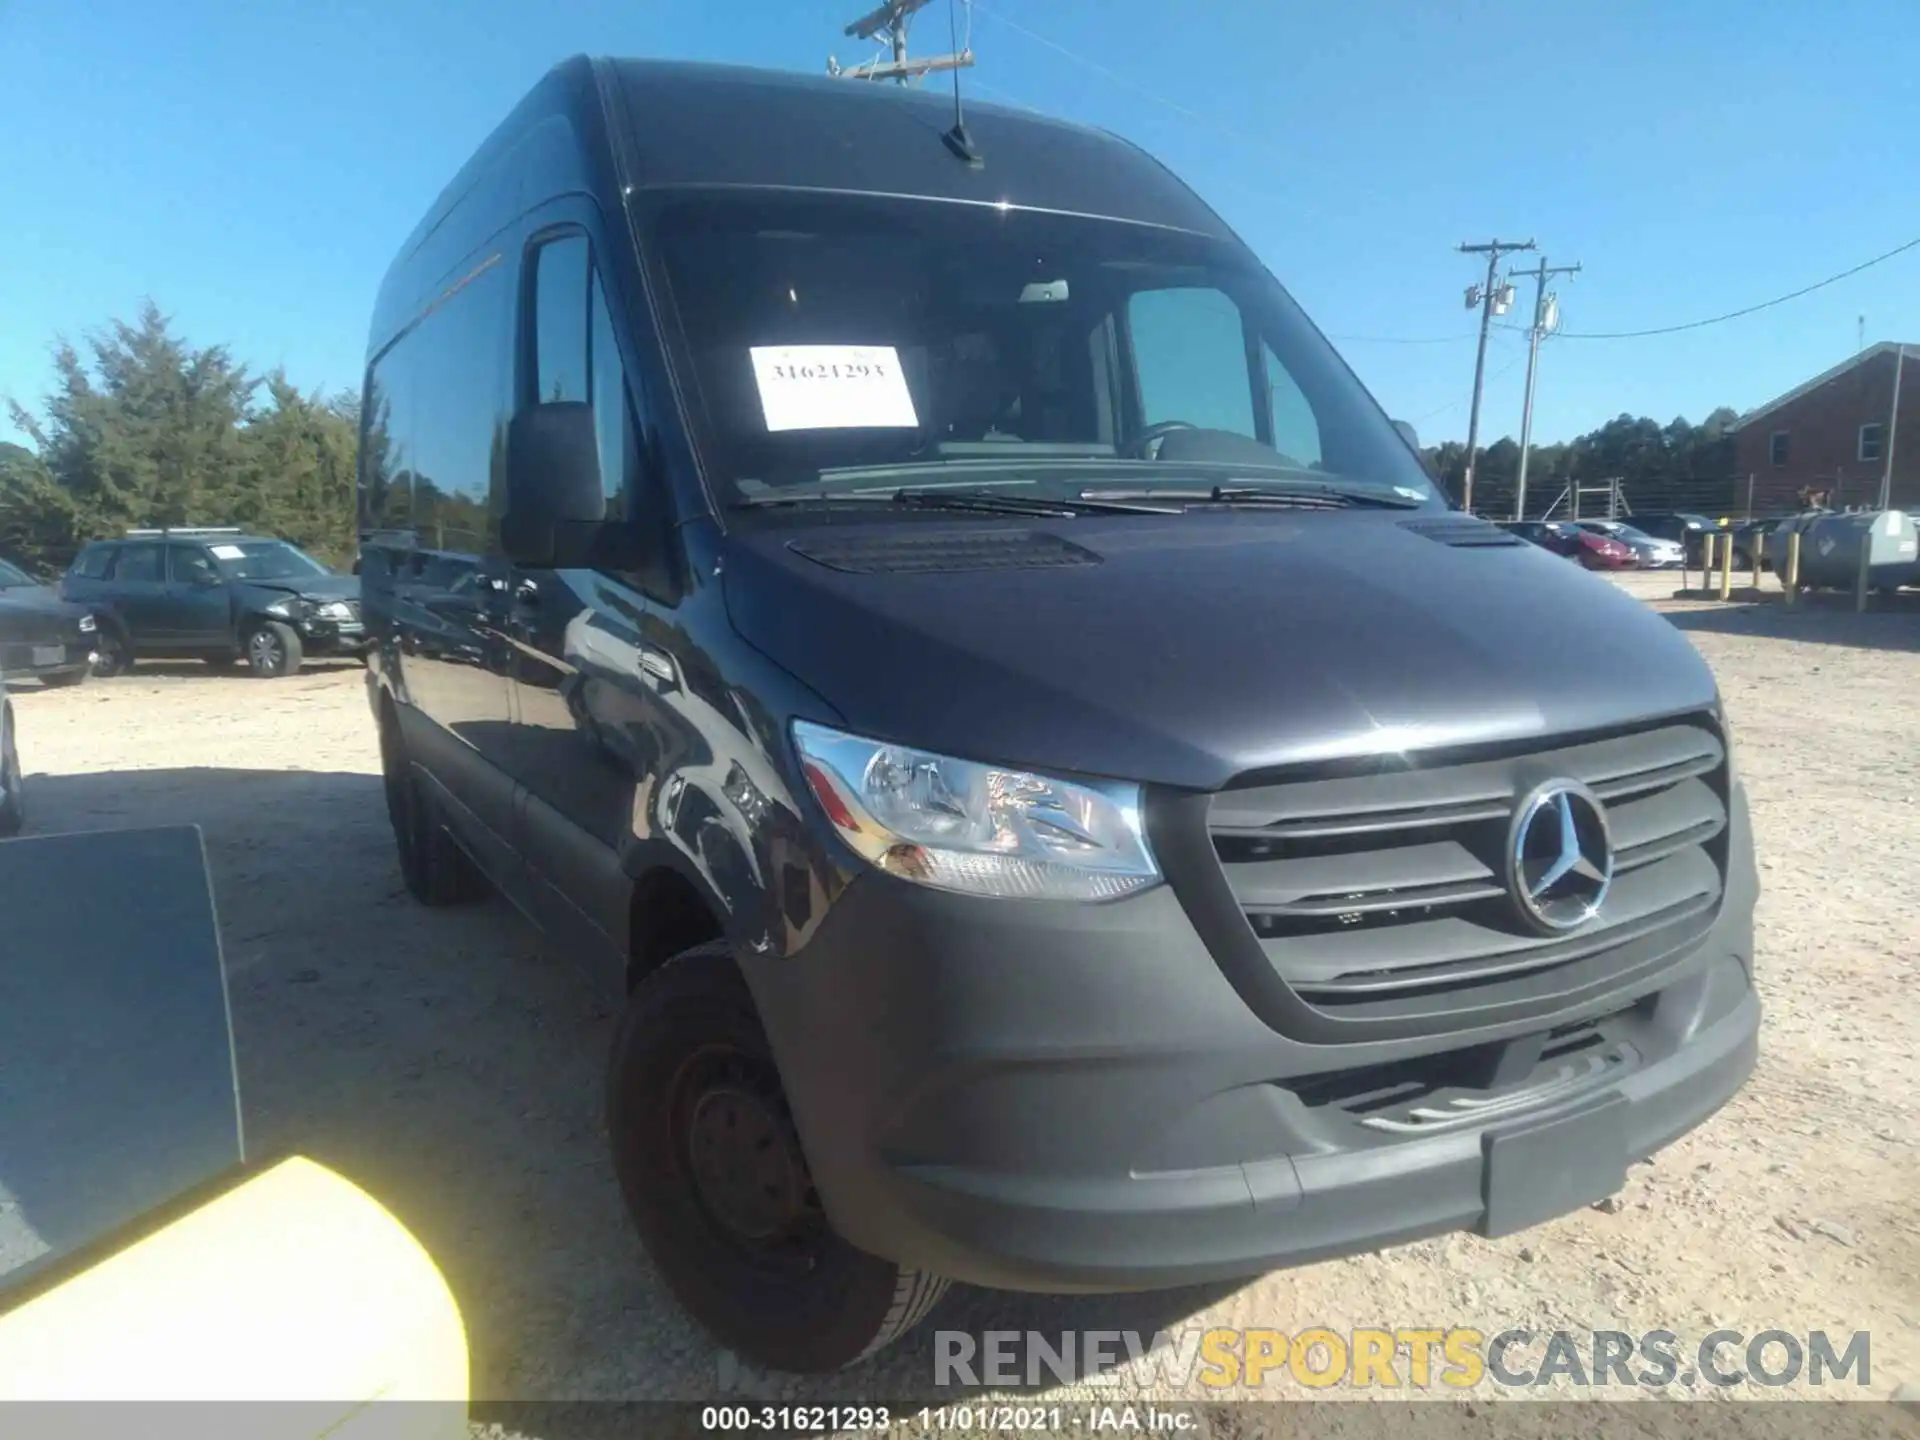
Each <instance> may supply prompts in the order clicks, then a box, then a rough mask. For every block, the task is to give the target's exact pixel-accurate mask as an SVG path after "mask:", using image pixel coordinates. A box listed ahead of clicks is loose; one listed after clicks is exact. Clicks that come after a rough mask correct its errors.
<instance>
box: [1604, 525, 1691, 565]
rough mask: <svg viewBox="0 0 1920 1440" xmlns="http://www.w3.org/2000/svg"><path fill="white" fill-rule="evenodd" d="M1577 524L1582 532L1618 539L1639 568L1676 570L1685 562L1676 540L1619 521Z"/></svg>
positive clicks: (1684, 552) (1682, 551) (1684, 555)
mask: <svg viewBox="0 0 1920 1440" xmlns="http://www.w3.org/2000/svg"><path fill="white" fill-rule="evenodd" d="M1579 525H1580V528H1581V529H1582V530H1591V531H1592V532H1593V533H1594V534H1596V535H1604V536H1606V537H1607V538H1608V539H1609V540H1618V541H1619V542H1620V543H1621V544H1622V545H1624V546H1626V547H1627V548H1628V549H1629V550H1631V551H1633V558H1634V559H1635V560H1638V561H1639V562H1640V565H1641V567H1642V568H1643V569H1653V570H1666V569H1673V570H1677V569H1679V568H1680V566H1681V565H1683V564H1684V563H1686V558H1687V556H1686V551H1685V550H1683V549H1682V548H1681V546H1680V542H1679V541H1678V540H1663V539H1661V538H1660V537H1658V536H1655V535H1649V534H1647V533H1646V532H1645V531H1644V530H1636V529H1634V528H1633V526H1631V525H1628V524H1626V523H1625V522H1624V521H1620V520H1582V521H1580V522H1579Z"/></svg>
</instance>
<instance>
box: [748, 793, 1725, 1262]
mask: <svg viewBox="0 0 1920 1440" xmlns="http://www.w3.org/2000/svg"><path fill="white" fill-rule="evenodd" d="M1736 811H1737V816H1738V818H1737V821H1736V826H1735V833H1734V835H1733V837H1732V841H1733V847H1734V853H1733V863H1732V864H1731V865H1730V866H1729V873H1728V879H1727V887H1726V891H1725V895H1724V900H1723V904H1722V908H1721V912H1720V916H1719V918H1718V920H1717V921H1716V923H1715V925H1714V927H1713V928H1712V929H1711V930H1710V931H1709V932H1708V934H1707V936H1706V938H1705V939H1704V940H1703V941H1702V942H1701V943H1700V944H1699V945H1698V946H1696V947H1695V948H1694V950H1693V951H1692V952H1690V953H1689V954H1687V955H1686V956H1685V957H1683V958H1681V959H1679V960H1677V961H1676V962H1675V963H1674V964H1673V965H1672V966H1671V967H1670V968H1668V969H1666V970H1665V971H1663V972H1661V973H1659V974H1658V975H1657V976H1655V977H1653V978H1652V979H1650V980H1645V981H1643V982H1641V983H1640V984H1639V985H1637V986H1632V987H1628V988H1625V989H1622V990H1620V991H1616V992H1613V993H1609V994H1607V995H1605V996H1601V997H1598V998H1595V999H1592V1000H1589V1001H1588V1002H1587V1003H1585V1004H1583V1005H1580V1006H1578V1007H1576V1008H1570V1009H1568V1010H1567V1011H1565V1012H1564V1013H1557V1014H1554V1015H1553V1016H1551V1017H1550V1018H1548V1019H1546V1020H1545V1021H1542V1020H1540V1019H1534V1020H1530V1021H1523V1022H1519V1023H1516V1024H1510V1025H1507V1026H1504V1027H1498V1028H1490V1029H1485V1030H1478V1031H1474V1032H1471V1033H1467V1034H1454V1035H1451V1036H1444V1037H1433V1036H1424V1037H1419V1038H1417V1039H1411V1040H1389V1041H1376V1042H1372V1043H1368V1044H1342V1045H1312V1044H1306V1043H1302V1042H1299V1041H1296V1040H1291V1039H1289V1038H1287V1037H1285V1036H1282V1035H1280V1034H1277V1033H1276V1032H1275V1031H1274V1030H1272V1029H1270V1028H1269V1027H1268V1026H1267V1025H1265V1024H1264V1023H1263V1022H1262V1021H1260V1020H1259V1018H1258V1017H1256V1016H1255V1015H1254V1014H1253V1013H1252V1012H1251V1011H1250V1010H1249V1009H1248V1008H1247V1007H1246V1006H1245V1004H1243V1003H1242V1001H1241V1000H1240V998H1239V996H1238V994H1237V992H1236V991H1235V990H1234V989H1233V987H1232V986H1231V985H1230V984H1229V983H1228V982H1227V980H1226V979H1225V978H1224V976H1223V974H1222V972H1221V970H1220V968H1219V966H1218V964H1217V963H1216V962H1215V960H1214V958H1213V956H1212V955H1211V953H1210V952H1209V951H1208V950H1207V949H1206V947H1205V946H1204V945H1203V944H1202V943H1201V941H1200V939H1199V938H1198V936H1197V935H1196V934H1195V932H1194V930H1193V927H1192V925H1191V924H1190V923H1189V921H1188V919H1187V917H1186V914H1185V912H1184V911H1183V910H1182V908H1181V906H1180V904H1179V902H1178V901H1177V899H1176V898H1175V896H1174V894H1173V892H1172V890H1171V888H1170V887H1166V886H1162V887H1160V888H1158V889H1155V890H1153V891H1150V892H1148V893H1146V894H1144V895H1140V896H1137V897H1134V898H1131V899H1128V900H1124V901H1120V902H1117V903H1113V904H1107V905H1095V906H1078V905H1067V904H1052V903H1046V902H1019V903H1015V902H995V901H987V900H976V899H972V898H969V897H963V896H956V895H948V894H942V893H940V892H936V891H931V890H927V889H924V888H921V887H917V886H913V885H910V884H908V883H906V882H904V881H899V880H895V879H892V878H890V877H887V876H884V875H881V874H878V873H871V874H866V875H863V876H862V877H861V878H859V879H858V880H856V881H855V882H854V883H853V884H852V885H851V886H850V887H849V888H848V889H847V890H846V892H845V893H844V894H842V895H841V897H840V898H839V899H838V900H837V901H835V903H834V904H833V906H832V908H831V909H830V910H829V912H828V913H827V915H826V916H825V917H824V918H823V919H822V921H821V922H820V925H819V928H818V930H817V931H816V932H815V933H814V935H813V937H812V938H811V940H810V941H809V942H808V943H807V944H806V946H805V947H804V948H803V949H801V950H799V951H797V952H796V953H795V954H793V955H791V956H788V957H784V958H772V957H751V956H748V957H743V960H742V964H743V968H744V969H745V971H746V974H747V976H748V980H749V983H750V984H751V985H752V987H753V989H754V992H755V995H756V998H757V1000H758V1002H759V1007H760V1011H761V1014H762V1017H763V1019H764V1021H765V1023H766V1026H767V1030H768V1034H769V1037H770V1039H771V1040H772V1042H773V1045H774V1049H775V1054H776V1056H777V1058H778V1060H779V1062H780V1067H781V1071H782V1074H783V1076H784V1078H785V1081H786V1086H787V1091H788V1096H789V1099H790V1101H791V1103H792V1105H793V1109H794V1114H795V1118H796V1121H797V1122H798V1124H799V1127H800V1131H801V1136H802V1139H803V1142H804V1144H805V1146H806V1150H807V1154H808V1158H809V1162H810V1164H811V1166H812V1169H813V1172H814V1179H815V1182H816V1184H817V1186H818V1188H819V1190H820V1193H821V1197H822V1200H823V1202H824V1204H825V1206H826V1208H827V1211H828V1214H829V1215H830V1216H831V1217H832V1219H833V1222H834V1224H835V1225H836V1227H837V1228H838V1229H839V1230H840V1231H841V1233H842V1234H844V1235H845V1236H846V1237H847V1238H848V1239H849V1240H850V1241H852V1242H853V1243H854V1244H855V1245H858V1246H860V1247H861V1248H863V1249H866V1250H869V1251H871V1252H873V1253H875V1254H879V1255H883V1256H886V1257H888V1258H891V1259H894V1260H898V1261H901V1262H903V1263H909V1264H913V1265H917V1266H921V1267H924V1268H927V1269H930V1270H932V1271H935V1272H937V1273H940V1274H944V1275H948V1276H951V1277H953V1278H956V1279H960V1280H963V1281H966V1282H969V1283H973V1284H978V1285H985V1286H990V1287H995V1288H1001V1289H1012V1290H1035V1291H1048V1292H1070V1291H1106V1290H1132V1289H1151V1288H1158V1287H1166V1286H1176V1285H1185V1284H1194V1283H1202V1282H1207V1281H1214V1280H1225V1279H1233V1278H1239V1277H1244V1276H1249V1275H1254V1274H1258V1273H1262V1272H1264V1271H1268V1270H1272V1269H1277V1268H1283V1267H1285V1266H1288V1265H1294V1264H1301V1263H1305V1262H1309V1261H1313V1260H1318V1259H1323V1258H1327V1257H1330V1256H1336V1255H1342V1254H1351V1253H1357V1252H1362V1251H1368V1250H1373V1249H1377V1248H1379V1247H1381V1246H1385V1245H1391V1244H1396V1243H1400V1242H1404V1241H1408V1240H1412V1239H1416V1238H1419V1237H1422V1236H1427V1235H1433V1234H1437V1233H1442V1232H1446V1231H1451V1230H1461V1229H1475V1228H1486V1227H1487V1226H1488V1225H1489V1223H1490V1222H1489V1218H1488V1217H1489V1212H1490V1209H1491V1207H1490V1203H1489V1201H1490V1188H1489V1187H1490V1183H1491V1182H1490V1179H1489V1176H1490V1171H1491V1167H1490V1163H1489V1156H1490V1154H1491V1153H1492V1152H1491V1148H1490V1146H1489V1143H1488V1142H1489V1138H1490V1137H1491V1136H1493V1135H1496V1134H1500V1133H1503V1130H1506V1131H1510V1130H1512V1129H1513V1128H1514V1127H1515V1126H1516V1125H1518V1126H1524V1127H1530V1126H1532V1125H1534V1124H1536V1123H1537V1122H1539V1121H1541V1120H1543V1119H1548V1118H1552V1117H1554V1116H1557V1115H1561V1114H1565V1115H1569V1116H1578V1115H1584V1114H1586V1113H1589V1112H1590V1111H1592V1110H1593V1109H1594V1107H1596V1106H1601V1107H1602V1108H1604V1109H1606V1111H1607V1112H1608V1117H1609V1121H1610V1123H1612V1124H1613V1125H1614V1126H1615V1127H1616V1128H1615V1129H1614V1131H1613V1132H1612V1133H1613V1134H1614V1135H1615V1136H1617V1137H1620V1143H1621V1147H1622V1149H1623V1151H1624V1155H1623V1160H1622V1163H1624V1162H1625V1160H1629V1159H1634V1158H1639V1157H1642V1156H1645V1155H1647V1154H1648V1153H1650V1152H1652V1151H1654V1150H1657V1149H1659V1148H1660V1147H1662V1146H1664V1145H1666V1144H1668V1143H1669V1142H1671V1141H1672V1140H1674V1139H1675V1138H1677V1137H1678V1136H1680V1135H1681V1134H1683V1133H1685V1132H1686V1131H1687V1130H1689V1129H1691V1128H1692V1127H1693V1126H1695V1125H1697V1124H1699V1123H1700V1122H1701V1121H1702V1120H1704V1119H1705V1118H1706V1117H1707V1116H1708V1115H1710V1114H1711V1113H1712V1112H1713V1111H1714V1110H1716V1109H1717V1108H1719V1106H1720V1105H1722V1104H1723V1103H1724V1102H1725V1101H1726V1100H1727V1099H1728V1097H1730V1096H1731V1095H1732V1094H1733V1093H1734V1092H1735V1091H1736V1090H1737V1089H1738V1088H1739V1086H1740V1085H1741V1083H1742V1082H1743V1081H1744V1080H1745V1078H1746V1076H1747V1075H1748V1074H1749V1073H1750V1072H1751V1070H1752V1068H1753V1066H1754V1063H1755V1059H1756V1056H1757V1047H1758V1026H1759V1013H1760V1012H1759V1002H1758V999H1757V997H1756V995H1755V994H1754V991H1753V987H1752V982H1751V968H1752V956H1753V940H1752V911H1753V904H1754V900H1755V897H1756V891H1757V886H1756V882H1755V877H1754V871H1753V865H1752V858H1751V849H1750V841H1749V840H1748V839H1747V828H1746V824H1745V814H1744V805H1740V806H1737V807H1736ZM1586 1020H1594V1021H1598V1022H1600V1023H1601V1024H1602V1025H1603V1026H1605V1027H1611V1029H1610V1030H1609V1031H1608V1033H1609V1034H1610V1035H1612V1036H1613V1037H1614V1038H1613V1039H1612V1040H1609V1042H1608V1043H1609V1044H1610V1045H1611V1044H1614V1043H1615V1042H1616V1041H1621V1043H1624V1044H1625V1045H1626V1046H1627V1051H1628V1052H1629V1053H1631V1055H1632V1056H1633V1057H1634V1058H1633V1061H1632V1063H1628V1064H1624V1065H1622V1066H1620V1067H1617V1068H1614V1069H1610V1070H1607V1071H1605V1072H1604V1073H1602V1074H1601V1075H1600V1076H1599V1077H1598V1078H1597V1079H1596V1080H1595V1081H1594V1082H1593V1083H1590V1084H1587V1085H1585V1086H1584V1088H1579V1089H1576V1090H1573V1091H1563V1092H1557V1093H1556V1095H1555V1096H1554V1098H1552V1099H1550V1100H1546V1101H1543V1102H1542V1103H1540V1104H1538V1105H1535V1106H1533V1107H1532V1108H1527V1109H1525V1110H1523V1111H1521V1112H1518V1113H1517V1114H1513V1113H1510V1114H1509V1115H1508V1116H1506V1117H1505V1118H1504V1120H1503V1121H1501V1122H1498V1123H1494V1124H1470V1125H1467V1126H1465V1127H1462V1128H1453V1129H1448V1130H1446V1131H1445V1132H1444V1133H1437V1134H1432V1135H1419V1136H1414V1137H1402V1136H1396V1135H1383V1134H1382V1133H1380V1132H1379V1131H1377V1130H1374V1129H1370V1128H1368V1127H1367V1126H1366V1125H1365V1124H1364V1123H1363V1118H1362V1116H1361V1114H1360V1113H1359V1112H1358V1111H1354V1110H1350V1109H1347V1108H1343V1107H1342V1104H1340V1103H1330V1102H1328V1101H1327V1100H1326V1099H1325V1098H1324V1095H1325V1094H1326V1093H1327V1091H1328V1090H1329V1088H1331V1089H1332V1090H1336V1091H1337V1090H1338V1089H1339V1086H1338V1085H1334V1086H1331V1087H1329V1086H1328V1084H1327V1082H1328V1081H1329V1080H1330V1079H1333V1080H1337V1079H1339V1078H1340V1077H1342V1076H1345V1075H1359V1074H1370V1073H1372V1072H1373V1071H1374V1070H1375V1069H1376V1067H1386V1066H1389V1065H1404V1064H1415V1065H1418V1064H1421V1063H1437V1062H1438V1061H1439V1060H1441V1059H1444V1058H1445V1057H1447V1056H1448V1055H1450V1054H1454V1053H1461V1052H1465V1051H1469V1050H1473V1051H1475V1052H1476V1053H1488V1052H1487V1051H1486V1050H1484V1049H1480V1048H1478V1047H1489V1046H1492V1042H1496V1041H1501V1040H1507V1039H1513V1038H1517V1037H1520V1036H1524V1035H1529V1034H1533V1035H1537V1034H1539V1033H1540V1032H1541V1031H1542V1030H1544V1029H1547V1028H1554V1029H1556V1030H1558V1029H1561V1028H1563V1027H1568V1026H1570V1025H1572V1024H1574V1022H1578V1021H1586ZM1621 1037H1626V1038H1625V1039H1624V1041H1622V1040H1621ZM1493 1048H1494V1049H1498V1048H1499V1047H1497V1046H1494V1047H1493ZM1514 1048H1520V1047H1514ZM1542 1063H1543V1064H1544V1063H1547V1062H1542ZM1529 1073H1531V1072H1529ZM1512 1083H1513V1082H1512V1077H1509V1088H1511V1085H1512ZM1518 1083H1519V1084H1520V1085H1521V1086H1522V1087H1524V1086H1526V1085H1528V1084H1531V1083H1534V1082H1533V1081H1532V1080H1530V1079H1528V1078H1526V1077H1524V1076H1523V1077H1521V1078H1520V1080H1519V1081H1518ZM1352 1088H1353V1087H1351V1086H1349V1087H1348V1089H1349V1090H1351V1089H1352ZM1362 1088H1364V1087H1362ZM1536 1178H1539V1179H1540V1180H1541V1181H1542V1182H1543V1184H1546V1185H1547V1187H1548V1188H1549V1189H1550V1188H1551V1185H1550V1182H1551V1179H1552V1177H1551V1176H1550V1175H1538V1176H1537V1177H1536ZM1523 1188H1524V1187H1523ZM1511 1198H1512V1197H1511V1194H1509V1195H1508V1196H1507V1197H1506V1198H1505V1199H1503V1200H1502V1203H1501V1208H1502V1209H1503V1210H1504V1209H1506V1208H1507V1207H1508V1205H1509V1202H1510V1201H1511ZM1536 1198H1537V1197H1536ZM1589 1198H1596V1197H1594V1196H1590V1195H1582V1196H1570V1197H1567V1199H1566V1200H1565V1203H1558V1202H1553V1201H1551V1200H1550V1199H1549V1200H1548V1201H1547V1202H1546V1203H1545V1208H1544V1210H1542V1207H1541V1205H1540V1204H1531V1205H1530V1206H1529V1205H1525V1204H1523V1205H1522V1207H1521V1208H1522V1209H1528V1208H1531V1209H1533V1210H1535V1211H1540V1212H1541V1213H1539V1214H1538V1215H1537V1216H1536V1217H1535V1218H1545V1216H1546V1215H1547V1214H1550V1213H1557V1211H1558V1210H1561V1209H1568V1208H1572V1207H1573V1206H1574V1205H1577V1204H1579V1203H1582V1202H1583V1201H1584V1200H1585V1199H1589Z"/></svg>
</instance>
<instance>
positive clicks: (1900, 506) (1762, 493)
mask: <svg viewBox="0 0 1920 1440" xmlns="http://www.w3.org/2000/svg"><path fill="white" fill-rule="evenodd" d="M1902 348H1903V347H1901V346H1899V345H1896V344H1893V343H1891V342H1882V343H1880V344H1878V345H1870V346H1868V347H1867V348H1866V349H1865V350H1862V351H1861V352H1860V353H1859V354H1858V355H1855V356H1853V357H1852V358H1851V359H1848V360H1846V361H1844V362H1843V363H1841V364H1839V365H1836V366H1834V367H1833V369H1831V370H1829V371H1827V372H1826V373H1825V374H1824V375H1816V376H1814V377H1813V379H1811V380H1809V381H1807V383H1806V384H1804V385H1801V386H1798V387H1796V388H1795V389H1792V390H1789V391H1788V392H1787V393H1786V394H1784V395H1782V396H1781V397H1780V398H1779V399H1777V400H1772V401H1769V402H1768V403H1767V404H1765V405H1762V406H1760V407H1759V408H1758V409H1756V410H1750V411H1748V412H1747V413H1746V414H1745V415H1742V416H1741V417H1740V419H1739V421H1738V423H1737V424H1735V425H1734V426H1733V427H1731V434H1732V436H1733V445H1734V490H1735V497H1734V498H1735V500H1736V501H1737V502H1741V503H1742V508H1744V501H1745V499H1746V489H1747V479H1748V477H1749V476H1751V477H1752V478H1753V511H1754V513H1755V514H1756V515H1776V514H1781V513H1783V512H1790V511H1793V510H1797V509H1799V508H1800V492H1801V491H1802V490H1803V489H1810V490H1816V491H1818V490H1826V491H1830V492H1831V499H1830V501H1829V503H1830V504H1832V505H1833V506H1834V507H1835V508H1840V507H1843V506H1847V505H1874V504H1877V503H1878V500H1879V495H1880V482H1881V478H1882V477H1883V476H1884V475H1885V474H1886V469H1887V451H1888V447H1889V445H1891V446H1892V450H1893V485H1892V501H1891V503H1892V505H1893V508H1894V509H1896V510H1920V345H1908V346H1905V347H1904V349H1905V351H1906V361H1905V364H1904V366H1903V367H1902V370H1901V376H1900V416H1899V422H1898V424H1897V426H1896V425H1895V424H1894V423H1893V390H1894V370H1895V366H1896V363H1897V361H1898V356H1899V352H1900V351H1901V349H1902Z"/></svg>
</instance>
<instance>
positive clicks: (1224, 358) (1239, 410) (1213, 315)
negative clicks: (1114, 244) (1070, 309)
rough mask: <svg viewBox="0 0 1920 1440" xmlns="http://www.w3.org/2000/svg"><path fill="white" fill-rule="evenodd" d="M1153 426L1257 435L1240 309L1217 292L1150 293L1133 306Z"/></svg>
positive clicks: (1140, 375) (1146, 415)
mask: <svg viewBox="0 0 1920 1440" xmlns="http://www.w3.org/2000/svg"><path fill="white" fill-rule="evenodd" d="M1127 327H1128V330H1129V332H1130V333H1131V336H1132V340H1133V363H1134V372H1135V375H1136V377H1137V380H1138V383H1139V387H1140V416H1141V421H1142V423H1143V424H1145V425H1158V424H1161V423H1163V422H1165V421H1171V420H1180V421H1185V422H1186V423H1187V424H1189V425H1194V426H1198V427H1199V428H1201V429H1203V430H1230V431H1232V432H1233V433H1234V434H1236V435H1245V436H1247V437H1248V438H1250V439H1253V438H1257V437H1258V434H1259V432H1258V431H1257V429H1256V428H1255V425H1254V411H1253V387H1252V385H1251V384H1250V383H1249V381H1248V373H1247V371H1248V367H1247V341H1246V331H1245V329H1244V327H1243V324H1242V321H1241V317H1240V308H1239V307H1238V306H1237V305H1235V304H1234V303H1233V301H1232V300H1231V299H1229V298H1228V297H1227V296H1226V295H1224V294H1222V293H1221V292H1220V291H1218V290H1214V289H1212V288H1209V287H1202V286H1194V287H1191V288H1184V289H1178V290H1142V291H1139V292H1137V293H1136V294H1135V295H1134V296H1133V297H1132V298H1131V299H1130V300H1129V301H1128V303H1127Z"/></svg>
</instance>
